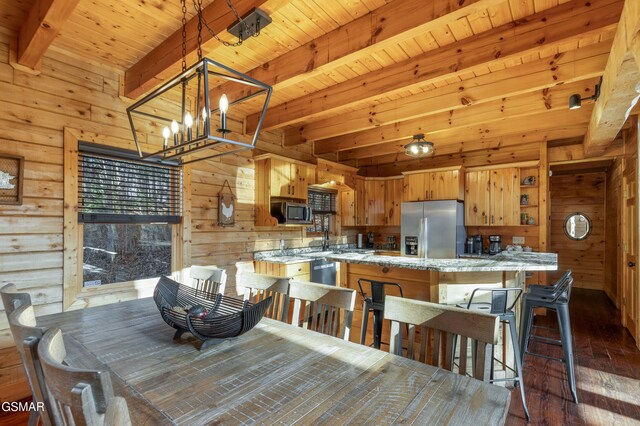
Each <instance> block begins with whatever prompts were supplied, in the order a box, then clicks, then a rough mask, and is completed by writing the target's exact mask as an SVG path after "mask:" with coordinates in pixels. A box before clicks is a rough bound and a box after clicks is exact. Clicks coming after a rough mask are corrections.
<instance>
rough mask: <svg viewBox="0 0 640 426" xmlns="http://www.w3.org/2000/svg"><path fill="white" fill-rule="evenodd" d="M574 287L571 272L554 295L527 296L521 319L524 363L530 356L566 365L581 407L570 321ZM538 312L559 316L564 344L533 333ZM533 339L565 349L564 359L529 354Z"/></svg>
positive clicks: (549, 292)
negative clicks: (534, 318)
mask: <svg viewBox="0 0 640 426" xmlns="http://www.w3.org/2000/svg"><path fill="white" fill-rule="evenodd" d="M572 284H573V277H571V271H570V270H569V271H567V272H566V273H565V275H563V277H562V278H560V280H558V282H557V283H556V284H555V285H554V286H553V288H554V290H553V291H544V292H541V291H535V290H532V291H529V292H527V293H526V294H525V295H524V297H523V302H522V318H521V324H522V327H523V331H522V332H521V333H520V352H521V353H522V359H523V362H524V356H525V355H526V354H529V355H533V356H538V357H541V358H546V359H552V360H555V361H560V362H563V363H564V364H565V367H566V370H567V377H568V380H569V388H570V389H571V395H572V396H573V401H574V402H575V403H576V404H577V403H578V394H577V392H576V380H575V372H574V363H573V337H572V335H571V318H570V317H569V299H570V298H571V285H572ZM535 308H547V309H551V310H554V311H556V315H557V317H558V325H559V332H560V340H557V339H550V338H547V337H542V336H536V335H534V334H532V333H531V329H532V328H533V316H534V309H535ZM531 339H535V340H538V341H540V342H542V343H546V344H551V345H559V346H561V347H562V358H555V357H550V356H547V355H542V354H538V353H535V352H530V351H529V350H528V346H529V342H530V341H531Z"/></svg>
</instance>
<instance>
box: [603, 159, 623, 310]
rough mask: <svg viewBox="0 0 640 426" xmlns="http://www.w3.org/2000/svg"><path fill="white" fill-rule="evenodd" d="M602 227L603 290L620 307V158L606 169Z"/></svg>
mask: <svg viewBox="0 0 640 426" xmlns="http://www.w3.org/2000/svg"><path fill="white" fill-rule="evenodd" d="M606 177H607V181H606V194H605V227H604V246H605V255H604V260H605V262H604V292H605V293H607V296H609V299H611V301H612V302H613V303H614V304H615V305H616V307H618V308H619V307H620V300H619V293H618V288H619V283H620V282H621V281H622V271H621V267H622V266H621V261H622V254H621V250H622V234H621V231H622V224H621V221H620V218H621V217H622V160H621V159H620V158H616V159H615V160H614V161H613V164H612V165H611V166H610V167H609V169H608V170H607V174H606Z"/></svg>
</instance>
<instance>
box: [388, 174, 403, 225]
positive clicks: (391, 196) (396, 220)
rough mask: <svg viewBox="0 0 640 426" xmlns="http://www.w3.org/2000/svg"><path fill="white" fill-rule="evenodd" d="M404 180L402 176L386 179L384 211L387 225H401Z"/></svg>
mask: <svg viewBox="0 0 640 426" xmlns="http://www.w3.org/2000/svg"><path fill="white" fill-rule="evenodd" d="M403 187H404V181H403V179H402V177H396V178H390V179H387V180H386V181H385V194H384V206H385V208H384V211H385V224H386V225H387V226H400V219H401V216H402V215H401V213H400V208H401V205H402V198H403Z"/></svg>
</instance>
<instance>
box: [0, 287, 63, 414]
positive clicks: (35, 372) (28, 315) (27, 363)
mask: <svg viewBox="0 0 640 426" xmlns="http://www.w3.org/2000/svg"><path fill="white" fill-rule="evenodd" d="M3 290H4V288H3ZM18 294H19V293H18ZM23 294H25V293H23ZM27 296H28V295H27ZM9 327H10V328H11V334H12V335H13V341H14V342H15V344H16V349H17V350H18V354H19V356H20V361H21V362H22V366H23V367H24V372H25V375H26V377H27V383H28V384H29V388H30V389H31V395H32V397H33V402H35V403H36V404H39V403H41V404H44V412H42V411H32V412H31V413H30V414H29V420H28V424H29V425H30V426H31V425H34V426H35V425H37V424H38V417H40V419H41V422H42V424H43V425H44V426H49V425H54V424H56V418H58V415H57V410H56V407H55V406H52V404H51V403H50V400H49V396H48V394H47V388H46V386H45V381H44V375H43V374H42V366H41V365H40V359H39V358H38V344H39V343H40V339H41V338H42V336H43V334H44V332H45V331H46V330H45V329H44V328H42V327H37V326H36V316H35V313H34V311H33V306H31V305H30V304H22V305H20V306H19V307H18V308H17V309H15V310H14V311H13V312H11V314H9Z"/></svg>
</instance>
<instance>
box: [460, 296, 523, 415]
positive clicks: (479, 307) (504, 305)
mask: <svg viewBox="0 0 640 426" xmlns="http://www.w3.org/2000/svg"><path fill="white" fill-rule="evenodd" d="M481 292H491V301H490V302H474V301H473V300H474V298H475V296H476V293H481ZM510 293H515V296H514V297H513V301H512V302H511V303H509V295H510ZM521 294H522V289H520V288H476V289H475V290H473V292H472V293H471V297H470V298H469V302H468V303H460V304H458V305H457V306H458V307H459V308H465V309H470V310H475V311H481V312H486V313H490V314H493V315H497V316H498V317H499V318H500V321H501V322H502V323H503V324H508V325H509V333H510V337H511V344H512V346H513V355H514V358H515V363H516V368H515V370H514V369H512V368H511V367H509V366H507V365H505V364H504V363H502V364H503V365H504V367H505V368H508V369H509V370H511V371H513V372H514V373H515V376H514V377H509V378H501V379H495V378H494V377H493V363H491V378H490V379H489V382H491V383H495V382H506V381H514V382H515V383H516V384H518V385H519V387H520V395H521V396H522V407H523V408H524V415H525V416H526V418H527V421H529V409H528V408H527V401H526V399H525V396H524V380H523V372H522V358H521V356H520V347H519V346H518V335H517V333H516V315H515V313H514V312H513V307H514V306H515V305H516V302H517V301H518V299H519V298H520V295H521ZM473 354H474V356H475V351H473ZM494 360H495V358H494ZM499 362H500V361H499Z"/></svg>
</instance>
